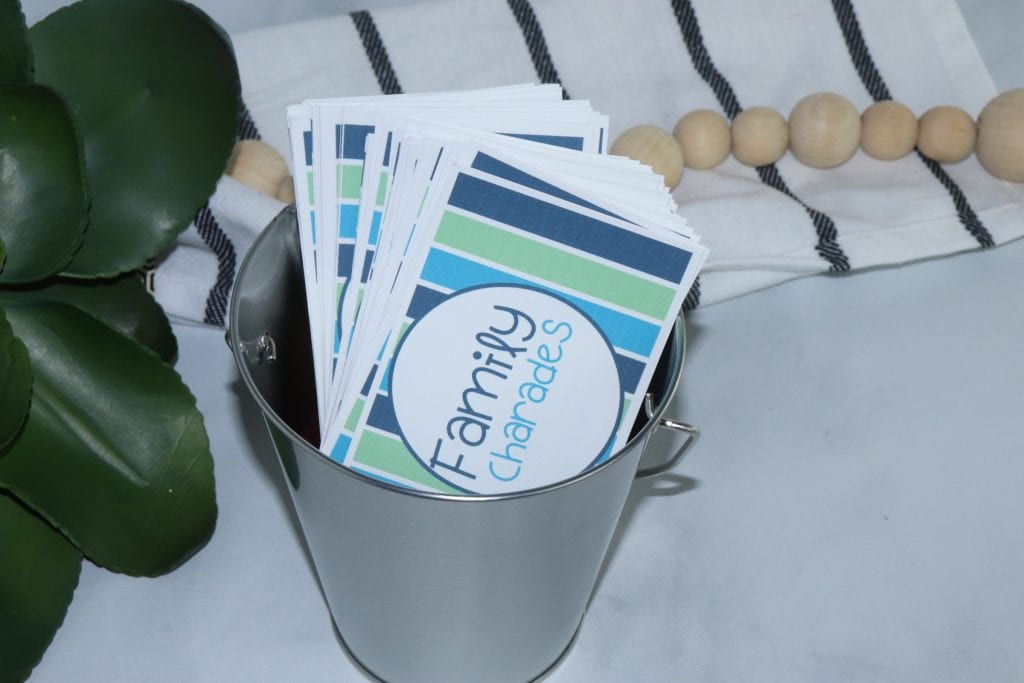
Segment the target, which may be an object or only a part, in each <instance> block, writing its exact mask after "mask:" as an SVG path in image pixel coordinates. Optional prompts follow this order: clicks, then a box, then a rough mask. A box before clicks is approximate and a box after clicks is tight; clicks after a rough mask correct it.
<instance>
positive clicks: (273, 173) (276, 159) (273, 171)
mask: <svg viewBox="0 0 1024 683" xmlns="http://www.w3.org/2000/svg"><path fill="white" fill-rule="evenodd" d="M225 175H228V176H230V177H232V178H234V179H235V180H237V181H238V182H240V183H244V184H245V185H248V186H249V187H251V188H252V189H254V190H256V191H257V192H262V193H263V194H265V195H268V196H270V197H277V196H278V189H279V188H280V187H282V185H283V183H284V181H285V179H286V178H287V179H289V180H290V178H291V176H290V175H289V174H288V163H287V162H286V161H285V160H284V157H282V156H281V154H280V153H279V152H278V151H277V150H276V149H274V148H273V147H271V146H270V145H268V144H267V143H265V142H263V141H262V140H239V141H238V143H237V144H235V149H234V151H233V152H232V153H231V158H230V159H228V167H227V170H226V171H225ZM292 198H293V200H294V194H293V195H292ZM282 201H283V200H282Z"/></svg>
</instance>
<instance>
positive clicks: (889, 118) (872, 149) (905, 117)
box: [860, 100, 917, 161]
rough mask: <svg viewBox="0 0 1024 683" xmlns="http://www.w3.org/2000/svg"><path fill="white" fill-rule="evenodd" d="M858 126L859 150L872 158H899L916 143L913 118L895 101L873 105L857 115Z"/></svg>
mask: <svg viewBox="0 0 1024 683" xmlns="http://www.w3.org/2000/svg"><path fill="white" fill-rule="evenodd" d="M860 123H861V127H860V148H861V149H863V150H864V153H865V154H867V155H868V156H870V157H873V158H875V159H881V160H882V161H895V160H896V159H902V158H903V157H905V156H907V155H908V154H910V152H911V151H912V150H913V149H914V145H915V144H917V117H916V116H914V112H912V111H910V109H909V108H907V106H906V105H903V104H900V103H899V102H893V101H891V100H887V101H885V102H875V103H874V104H872V105H871V106H870V107H868V108H867V109H865V110H864V113H863V114H861V117H860Z"/></svg>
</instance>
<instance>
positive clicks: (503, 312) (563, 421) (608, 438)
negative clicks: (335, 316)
mask: <svg viewBox="0 0 1024 683" xmlns="http://www.w3.org/2000/svg"><path fill="white" fill-rule="evenodd" d="M390 394H391V398H392V402H393V405H394V410H395V418H396V421H397V423H398V427H399V431H400V433H401V436H402V439H403V440H404V442H405V445H406V447H407V448H408V449H409V450H410V451H411V452H412V453H413V455H414V456H415V457H416V459H417V460H419V462H420V464H421V465H423V467H425V468H426V469H427V470H428V471H430V472H431V473H433V474H434V475H435V476H437V477H438V478H439V479H441V480H442V481H444V482H446V483H447V484H449V485H451V486H453V487H455V488H457V489H459V490H462V491H465V492H469V493H478V494H501V493H511V492H513V491H524V490H528V489H533V488H537V487H541V486H546V485H548V484H553V483H556V482H559V481H563V480H565V479H569V478H571V477H573V476H575V475H577V474H579V473H580V472H582V471H583V470H585V469H587V468H588V467H589V466H590V465H591V464H593V463H595V462H596V461H598V460H599V459H600V458H601V456H602V455H605V454H606V451H607V450H608V449H610V448H611V447H612V445H613V442H614V437H615V434H616V432H617V430H618V426H619V418H620V415H621V411H622V400H623V396H622V385H621V382H620V380H619V373H618V368H617V366H616V363H615V353H614V351H613V349H612V347H611V344H610V343H609V342H608V339H607V337H606V336H605V335H604V333H603V332H602V331H601V329H600V328H598V327H597V325H596V324H595V323H594V322H593V321H592V320H591V319H590V317H588V316H587V315H586V314H585V313H584V312H583V311H582V310H580V309H579V308H578V307H577V306H575V305H573V304H571V303H569V302H568V301H566V300H565V299H562V298H560V297H558V296H555V295H553V294H551V293H549V292H546V291H544V290H541V289H535V288H532V287H524V286H516V285H488V286H482V287H474V288H470V289H465V290H462V291H459V292H456V293H454V294H451V295H449V296H448V297H447V298H445V299H444V300H443V301H441V303H439V304H437V305H436V306H435V307H434V308H432V309H430V310H429V311H428V312H427V313H425V314H424V315H423V316H422V317H421V318H419V320H417V321H416V322H415V323H413V325H412V326H410V327H409V329H408V330H407V331H406V334H405V336H404V337H403V338H402V340H401V342H400V344H399V346H398V349H397V350H396V352H395V357H394V361H393V365H392V369H391V379H390Z"/></svg>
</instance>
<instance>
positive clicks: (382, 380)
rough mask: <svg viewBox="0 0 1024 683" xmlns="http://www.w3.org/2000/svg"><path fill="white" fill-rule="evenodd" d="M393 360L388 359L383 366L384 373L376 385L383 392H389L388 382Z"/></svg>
mask: <svg viewBox="0 0 1024 683" xmlns="http://www.w3.org/2000/svg"><path fill="white" fill-rule="evenodd" d="M393 360H394V359H393V358H392V360H389V361H388V364H387V365H385V366H384V374H383V375H381V376H380V384H378V385H377V388H378V389H380V390H381V391H382V392H384V393H385V394H388V393H391V392H390V391H388V384H389V383H390V382H391V366H392V365H394V363H393Z"/></svg>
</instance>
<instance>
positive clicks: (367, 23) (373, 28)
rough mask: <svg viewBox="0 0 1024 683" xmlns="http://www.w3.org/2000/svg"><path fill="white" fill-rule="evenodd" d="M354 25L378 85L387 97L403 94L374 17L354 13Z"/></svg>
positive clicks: (365, 12)
mask: <svg viewBox="0 0 1024 683" xmlns="http://www.w3.org/2000/svg"><path fill="white" fill-rule="evenodd" d="M349 16H351V17H352V23H353V24H355V26H356V30H357V31H359V39H360V40H361V41H362V43H363V50H364V51H365V52H366V58H367V59H369V60H370V66H371V67H373V73H374V75H375V76H376V77H377V84H378V85H379V86H380V89H381V92H383V93H384V94H385V95H396V94H398V93H400V92H402V86H400V85H399V84H398V77H397V76H395V70H394V68H393V67H392V66H391V58H390V57H388V52H387V50H385V49H384V41H383V40H382V39H381V37H380V32H379V31H378V30H377V24H376V22H374V20H373V17H372V16H370V13H369V12H367V11H366V10H360V11H358V12H352V14H351V15H349Z"/></svg>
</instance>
